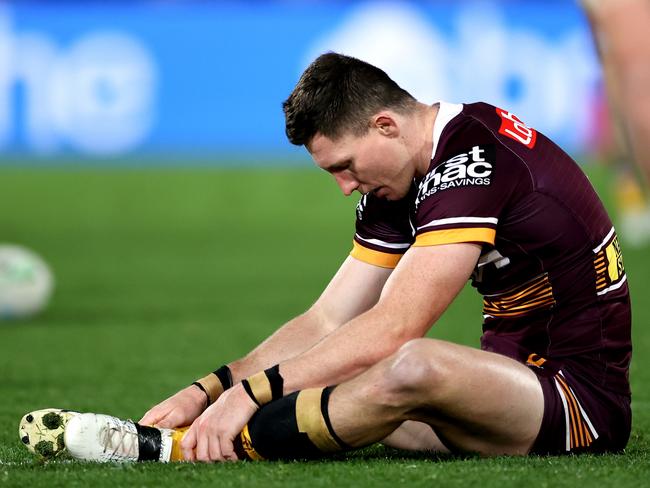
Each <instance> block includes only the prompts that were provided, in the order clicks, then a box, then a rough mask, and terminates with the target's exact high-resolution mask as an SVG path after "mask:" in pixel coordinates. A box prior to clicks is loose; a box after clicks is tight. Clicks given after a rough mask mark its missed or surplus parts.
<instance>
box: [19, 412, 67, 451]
mask: <svg viewBox="0 0 650 488" xmlns="http://www.w3.org/2000/svg"><path fill="white" fill-rule="evenodd" d="M75 415H78V412H73V411H71V410H62V409H60V408H45V409H43V410H35V411H34V412H29V413H28V414H26V415H24V416H23V418H22V419H20V424H19V426H18V436H19V437H20V440H21V441H22V443H23V444H24V445H25V447H26V448H27V449H29V451H30V452H31V453H32V454H35V455H36V456H37V457H39V458H41V459H45V460H50V459H54V458H56V457H59V456H61V455H63V454H64V453H65V452H66V448H65V442H64V439H63V437H64V435H63V433H64V432H65V430H66V426H67V424H68V422H69V421H70V419H71V418H72V417H74V416H75Z"/></svg>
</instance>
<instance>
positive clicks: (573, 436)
mask: <svg viewBox="0 0 650 488" xmlns="http://www.w3.org/2000/svg"><path fill="white" fill-rule="evenodd" d="M554 379H555V382H556V384H557V386H558V391H559V392H560V394H561V395H562V396H563V397H564V399H565V400H566V408H567V409H568V411H569V425H568V426H567V428H568V430H569V445H568V446H567V447H568V448H569V449H576V448H581V447H589V446H590V445H591V443H592V442H593V440H594V436H595V437H596V438H597V437H598V435H597V434H596V432H595V431H594V432H593V434H594V435H593V436H592V432H591V429H592V427H591V426H590V425H589V422H588V419H587V418H586V414H585V413H584V410H583V409H582V407H581V406H580V402H579V401H578V398H577V397H576V395H575V393H574V392H573V390H572V389H571V387H570V386H569V385H568V384H567V382H566V378H565V377H564V375H563V374H562V372H559V373H558V374H557V375H555V377H554Z"/></svg>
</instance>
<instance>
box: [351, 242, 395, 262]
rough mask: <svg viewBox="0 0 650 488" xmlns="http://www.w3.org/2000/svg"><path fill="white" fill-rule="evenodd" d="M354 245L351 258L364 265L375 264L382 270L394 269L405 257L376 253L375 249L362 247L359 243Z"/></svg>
mask: <svg viewBox="0 0 650 488" xmlns="http://www.w3.org/2000/svg"><path fill="white" fill-rule="evenodd" d="M352 244H353V247H352V251H350V256H352V257H353V258H356V259H358V260H359V261H363V262H364V263H368V264H374V265H375V266H380V267H382V268H394V267H395V266H397V263H399V260H400V259H401V258H402V256H403V254H391V253H388V252H381V251H375V250H374V249H369V248H367V247H365V246H362V245H361V244H359V243H358V242H357V241H352Z"/></svg>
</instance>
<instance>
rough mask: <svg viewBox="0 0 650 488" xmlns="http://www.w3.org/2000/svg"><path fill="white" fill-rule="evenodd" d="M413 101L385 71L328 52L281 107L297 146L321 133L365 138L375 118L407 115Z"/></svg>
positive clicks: (306, 71)
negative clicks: (389, 111) (388, 113)
mask: <svg viewBox="0 0 650 488" xmlns="http://www.w3.org/2000/svg"><path fill="white" fill-rule="evenodd" d="M415 103H416V101H415V98H413V97H412V96H411V95H410V94H409V93H408V92H407V91H406V90H404V89H402V88H400V86H399V85H398V84H397V83H395V82H394V81H393V80H391V79H390V77H389V76H388V75H387V74H386V73H385V72H384V71H382V70H381V69H379V68H377V67H376V66H373V65H371V64H368V63H366V62H364V61H361V60H359V59H356V58H352V57H350V56H344V55H342V54H337V53H333V52H330V53H327V54H323V55H321V56H319V57H318V58H316V60H315V61H314V62H312V63H311V64H310V65H309V66H308V67H307V69H306V70H305V71H304V73H303V74H302V76H301V77H300V80H299V81H298V84H297V85H296V87H295V88H294V89H293V91H292V92H291V95H289V98H287V99H286V100H285V102H284V103H283V104H282V108H283V110H284V116H285V130H286V134H287V137H288V138H289V141H290V142H291V143H292V144H295V145H297V146H300V145H303V144H308V143H309V141H311V139H312V138H313V137H314V135H315V134H316V133H317V132H318V133H321V134H323V135H324V136H327V137H329V138H331V139H337V138H338V137H340V136H342V135H343V134H344V133H346V132H352V133H353V134H355V135H362V134H365V133H366V131H367V130H368V127H369V125H368V124H369V122H370V118H371V117H372V116H373V115H374V114H376V113H377V112H379V111H380V110H383V109H388V108H390V109H393V110H395V111H397V112H400V113H404V112H407V111H410V110H412V109H413V107H414V106H415Z"/></svg>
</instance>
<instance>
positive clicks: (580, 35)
mask: <svg viewBox="0 0 650 488" xmlns="http://www.w3.org/2000/svg"><path fill="white" fill-rule="evenodd" d="M416 5H417V4H409V3H405V2H367V3H364V4H361V5H360V6H359V7H358V8H356V9H354V10H353V11H352V13H350V14H349V15H348V16H347V17H346V18H344V20H343V21H342V22H341V23H340V24H339V25H338V26H337V27H336V28H335V29H334V30H331V31H330V32H328V33H327V34H326V35H325V36H323V37H321V38H320V39H318V40H317V41H316V42H315V43H314V44H313V45H312V46H311V48H310V49H309V50H308V52H307V55H306V58H305V60H304V64H303V66H304V65H306V64H307V63H309V62H310V61H311V60H312V59H313V58H314V57H316V56H317V55H318V54H320V53H323V52H326V51H337V52H341V53H345V54H348V55H351V56H355V57H358V58H360V59H363V60H365V61H367V62H369V63H372V64H375V65H377V66H379V67H380V68H382V69H383V70H384V71H386V72H387V73H388V74H389V76H391V77H392V78H393V79H394V80H395V81H396V82H397V83H398V84H400V85H401V86H402V87H403V88H405V89H406V90H408V91H409V92H411V93H412V94H413V95H414V96H415V97H416V98H418V99H419V100H420V101H422V102H426V103H433V102H434V101H437V100H446V101H449V102H473V101H479V100H480V101H485V102H488V103H491V104H494V105H497V106H501V107H503V108H505V109H507V110H510V111H512V112H514V113H516V114H518V115H519V116H520V117H524V118H525V120H526V121H527V123H529V124H530V125H532V126H534V127H535V128H537V129H539V130H541V131H542V132H545V133H547V134H548V135H549V136H551V137H553V138H555V139H556V140H558V141H559V142H561V143H564V144H567V145H568V146H571V147H574V146H580V145H582V144H584V143H585V141H586V140H587V139H588V135H589V132H590V131H591V129H592V127H591V124H593V111H592V110H593V102H594V99H595V92H596V90H597V83H598V80H599V78H600V74H599V68H598V62H597V60H596V59H595V56H593V54H592V53H593V50H592V47H591V39H590V38H589V36H588V33H587V32H586V31H585V30H584V29H581V28H580V26H575V27H574V28H572V29H570V30H567V31H566V32H565V33H564V34H563V35H562V36H561V37H559V38H551V37H550V36H544V35H542V34H541V33H540V32H539V31H535V30H534V29H532V28H531V27H519V28H517V27H516V26H513V25H512V24H509V23H507V22H506V21H505V19H504V17H503V14H502V12H501V10H500V9H499V7H498V4H496V3H489V2H470V3H468V4H467V6H466V7H463V9H462V10H460V12H459V13H458V14H456V15H455V16H454V18H453V20H452V23H453V29H452V34H451V35H450V34H449V32H448V31H447V32H446V33H444V32H443V30H442V29H438V28H437V27H436V25H435V23H432V22H431V20H429V19H428V18H426V17H425V16H424V15H423V12H420V11H419V9H418V7H417V6H416ZM434 22H435V19H434Z"/></svg>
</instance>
